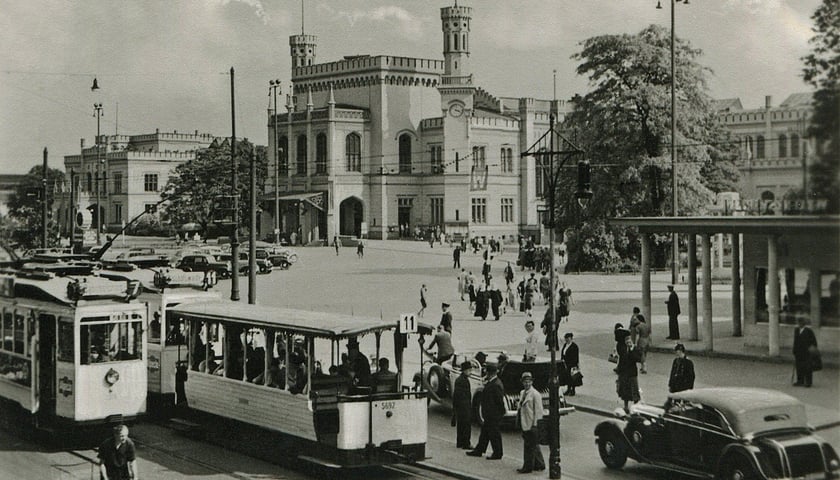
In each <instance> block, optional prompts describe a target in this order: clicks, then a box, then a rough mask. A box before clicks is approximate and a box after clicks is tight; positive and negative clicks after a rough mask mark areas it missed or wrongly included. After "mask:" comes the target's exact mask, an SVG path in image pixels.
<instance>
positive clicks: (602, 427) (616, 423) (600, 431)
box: [595, 419, 647, 462]
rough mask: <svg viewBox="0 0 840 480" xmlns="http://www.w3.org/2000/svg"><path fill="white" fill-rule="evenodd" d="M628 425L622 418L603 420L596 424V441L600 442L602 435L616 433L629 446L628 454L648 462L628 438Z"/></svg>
mask: <svg viewBox="0 0 840 480" xmlns="http://www.w3.org/2000/svg"><path fill="white" fill-rule="evenodd" d="M625 426H626V422H624V421H621V420H612V419H610V420H604V421H603V422H601V423H599V424H598V425H596V426H595V437H596V438H595V442H596V443H597V442H599V441H600V439H601V437H603V436H604V435H608V434H614V435H616V438H619V439H621V441H622V442H624V446H625V447H626V448H627V456H629V457H630V458H635V459H637V460H641V461H643V462H647V459H646V458H645V457H644V456H642V455H641V454H640V453H639V451H638V450H636V448H635V447H633V444H632V443H631V442H630V439H629V438H627V435H625V434H624V427H625Z"/></svg>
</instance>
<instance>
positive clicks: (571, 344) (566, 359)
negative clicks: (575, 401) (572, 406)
mask: <svg viewBox="0 0 840 480" xmlns="http://www.w3.org/2000/svg"><path fill="white" fill-rule="evenodd" d="M563 340H564V341H565V343H564V344H563V348H561V349H560V361H561V362H563V364H564V365H565V366H566V378H568V379H569V385H568V386H567V387H566V391H565V392H563V395H568V396H570V397H574V396H575V386H574V385H572V369H573V368H580V353H579V350H578V346H577V344H576V343H575V340H574V335H572V332H568V333H567V334H565V335H563Z"/></svg>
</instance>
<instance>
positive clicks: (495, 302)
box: [489, 284, 504, 322]
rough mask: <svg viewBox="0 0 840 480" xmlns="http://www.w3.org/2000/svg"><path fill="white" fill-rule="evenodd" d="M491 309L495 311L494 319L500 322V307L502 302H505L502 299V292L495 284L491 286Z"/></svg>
mask: <svg viewBox="0 0 840 480" xmlns="http://www.w3.org/2000/svg"><path fill="white" fill-rule="evenodd" d="M489 295H490V307H491V310H492V311H493V319H494V320H496V321H497V322H498V321H499V316H500V314H499V307H501V306H502V302H503V301H504V297H502V292H501V290H499V287H497V286H496V285H495V284H493V285H490V291H489Z"/></svg>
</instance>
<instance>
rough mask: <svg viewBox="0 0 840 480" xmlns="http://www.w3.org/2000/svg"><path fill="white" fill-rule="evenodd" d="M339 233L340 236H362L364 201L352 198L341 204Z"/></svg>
mask: <svg viewBox="0 0 840 480" xmlns="http://www.w3.org/2000/svg"><path fill="white" fill-rule="evenodd" d="M338 210H339V220H338V223H339V225H338V233H339V235H352V236H354V237H361V236H362V221H363V219H364V218H363V217H364V209H363V208H362V201H361V200H359V199H358V198H356V197H350V198H347V199H345V200H344V201H342V202H341V205H339V207H338Z"/></svg>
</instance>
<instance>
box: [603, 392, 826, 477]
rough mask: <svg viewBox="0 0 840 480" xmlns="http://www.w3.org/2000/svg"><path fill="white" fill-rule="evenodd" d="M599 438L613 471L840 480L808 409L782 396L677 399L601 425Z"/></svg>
mask: <svg viewBox="0 0 840 480" xmlns="http://www.w3.org/2000/svg"><path fill="white" fill-rule="evenodd" d="M619 411H620V412H623V410H619ZM595 437H596V440H595V441H596V443H597V444H598V453H599V454H600V456H601V460H602V461H603V462H604V464H605V465H606V466H607V467H608V468H611V469H620V468H622V467H623V466H624V464H625V463H626V461H627V458H628V457H629V458H632V459H634V460H636V461H638V462H642V463H648V464H651V465H655V466H657V467H660V468H664V469H667V470H670V471H673V472H678V473H682V474H686V475H691V476H701V477H706V478H711V477H713V478H718V479H725V480H759V479H760V480H763V479H782V478H786V479H817V478H819V479H827V478H840V459H838V457H837V453H836V452H835V451H834V448H832V447H831V445H829V444H828V443H826V442H825V440H823V439H822V438H820V437H818V436H817V435H815V434H814V431H813V429H812V428H810V427H809V426H808V424H807V420H806V417H805V406H804V405H803V404H802V403H801V402H800V401H799V400H797V399H796V398H794V397H791V396H790V395H786V394H784V393H781V392H777V391H775V390H764V389H757V388H704V389H697V390H687V391H685V392H679V393H674V394H671V395H670V397H669V398H668V400H667V401H666V402H665V405H664V406H663V407H653V406H647V405H636V406H633V407H632V408H631V410H630V413H629V414H623V413H622V414H621V418H620V419H614V420H606V421H603V422H601V423H599V424H598V426H597V427H596V428H595Z"/></svg>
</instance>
